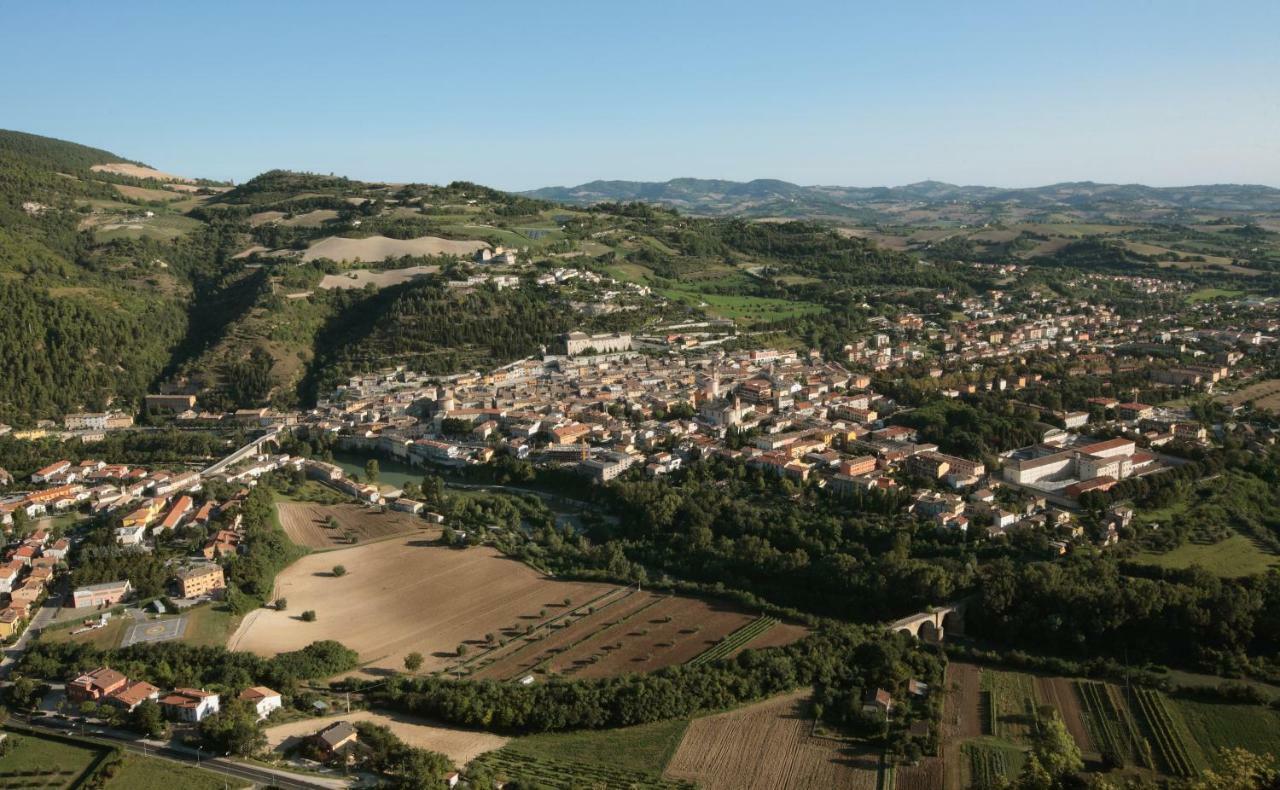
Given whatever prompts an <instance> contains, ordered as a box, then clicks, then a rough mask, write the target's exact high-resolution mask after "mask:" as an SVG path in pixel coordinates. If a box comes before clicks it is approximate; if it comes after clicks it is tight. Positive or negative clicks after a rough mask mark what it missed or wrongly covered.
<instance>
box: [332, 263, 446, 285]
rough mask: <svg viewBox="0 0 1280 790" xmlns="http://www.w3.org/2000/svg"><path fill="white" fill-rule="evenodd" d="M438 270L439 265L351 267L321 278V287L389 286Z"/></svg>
mask: <svg viewBox="0 0 1280 790" xmlns="http://www.w3.org/2000/svg"><path fill="white" fill-rule="evenodd" d="M438 271H440V267H439V266H407V267H405V268H403V269H386V270H384V271H378V272H375V271H372V270H370V269H349V270H347V271H345V272H342V273H341V274H326V275H325V276H324V277H322V278H321V279H320V287H321V288H323V289H335V288H338V289H341V288H356V289H359V288H363V287H365V286H366V285H370V284H372V285H373V287H374V288H379V289H381V288H389V287H391V286H393V285H399V284H400V283H405V282H408V281H410V280H412V279H414V278H415V277H422V276H424V275H428V274H435V273H436V272H438Z"/></svg>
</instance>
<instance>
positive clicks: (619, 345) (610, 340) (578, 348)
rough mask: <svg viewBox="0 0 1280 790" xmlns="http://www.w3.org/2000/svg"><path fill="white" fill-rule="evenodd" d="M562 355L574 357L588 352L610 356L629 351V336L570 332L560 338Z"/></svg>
mask: <svg viewBox="0 0 1280 790" xmlns="http://www.w3.org/2000/svg"><path fill="white" fill-rule="evenodd" d="M560 342H561V344H562V345H563V347H564V353H565V354H566V355H568V356H571V357H576V356H578V355H579V354H583V353H585V352H588V351H594V352H595V353H597V354H611V353H617V352H620V351H630V350H631V335H629V334H625V333H624V334H615V335H588V334H587V333H585V332H570V333H569V334H567V335H564V336H563V337H561V338H560Z"/></svg>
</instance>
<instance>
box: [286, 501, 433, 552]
mask: <svg viewBox="0 0 1280 790" xmlns="http://www.w3.org/2000/svg"><path fill="white" fill-rule="evenodd" d="M276 511H277V513H278V514H279V517H280V526H281V527H283V528H284V531H285V534H287V535H288V536H289V540H291V541H293V542H294V543H296V544H298V545H299V546H306V547H307V548H311V549H334V548H343V547H346V546H355V545H359V544H361V543H368V542H369V541H371V540H381V539H382V538H389V537H391V536H393V535H411V534H414V533H416V532H418V531H419V530H422V529H425V528H426V527H427V526H428V524H427V522H426V521H423V520H422V519H420V518H418V517H417V516H414V515H413V514H411V513H401V512H398V511H394V510H388V511H387V512H385V513H379V512H377V511H375V510H370V509H369V508H366V507H362V506H360V505H354V504H341V505H320V504H313V503H310V502H281V503H279V504H277V505H276ZM330 518H333V519H334V520H335V522H336V523H337V525H338V526H337V527H336V528H333V529H331V528H330V527H329V519H330Z"/></svg>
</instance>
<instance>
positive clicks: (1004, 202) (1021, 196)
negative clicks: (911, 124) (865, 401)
mask: <svg viewBox="0 0 1280 790" xmlns="http://www.w3.org/2000/svg"><path fill="white" fill-rule="evenodd" d="M522 194H524V195H526V196H528V197H532V198H538V199H542V200H554V201H557V202H561V203H569V204H573V205H580V206H581V205H593V204H596V203H608V202H629V201H642V202H647V203H659V204H662V205H667V206H672V207H674V208H678V209H680V210H682V211H685V212H688V213H692V214H698V215H703V216H731V215H732V216H752V217H772V216H776V217H787V218H832V219H846V220H874V221H877V222H902V221H904V220H905V219H912V221H918V220H919V219H921V217H919V216H916V217H914V218H912V217H910V216H909V215H912V214H915V215H920V214H922V213H928V212H933V213H936V214H938V216H939V218H945V217H946V216H948V215H949V214H950V215H956V216H964V215H965V214H966V212H967V213H969V214H972V216H973V217H974V218H981V217H986V218H994V219H1000V218H1005V219H1034V218H1037V217H1040V218H1044V217H1047V216H1049V215H1053V214H1063V215H1068V216H1072V217H1076V218H1079V219H1082V220H1098V219H1106V220H1121V219H1129V220H1135V221H1155V220H1159V219H1164V220H1169V221H1182V220H1184V219H1187V218H1188V217H1189V216H1190V215H1192V214H1195V213H1197V212H1210V213H1217V214H1266V215H1272V214H1276V213H1280V189H1275V188H1272V187H1266V186H1251V185H1239V184H1214V185H1206V186H1187V187H1149V186H1143V185H1141V184H1096V183H1093V182H1089V181H1081V182H1072V183H1062V184H1052V185H1049V186H1043V187H1033V188H1026V189H1005V188H1000V187H987V186H957V185H955V184H947V183H943V182H940V181H921V182H919V183H915V184H907V185H906V186H898V187H869V188H862V187H842V186H800V185H797V184H792V183H789V182H786V181H779V180H776V179H757V180H754V181H746V182H742V181H723V180H716V179H698V178H676V179H672V180H670V181H663V182H646V181H591V182H589V183H586V184H581V185H579V186H576V187H545V188H543V189H535V190H532V191H529V192H524V193H522ZM971 221H972V220H971Z"/></svg>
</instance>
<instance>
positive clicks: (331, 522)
mask: <svg viewBox="0 0 1280 790" xmlns="http://www.w3.org/2000/svg"><path fill="white" fill-rule="evenodd" d="M324 525H325V526H326V527H328V528H329V529H337V528H338V519H337V518H335V517H333V516H329V518H327V519H325V522H324Z"/></svg>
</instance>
